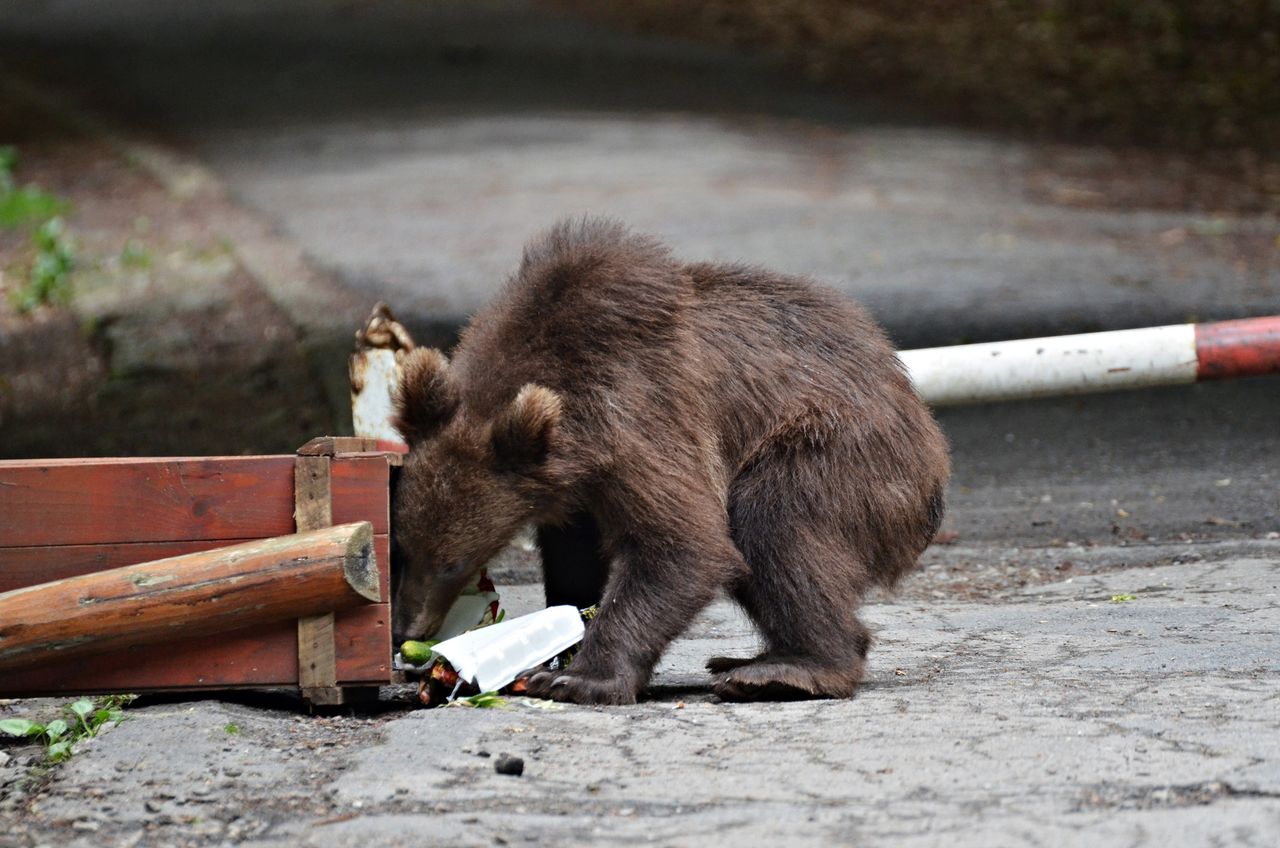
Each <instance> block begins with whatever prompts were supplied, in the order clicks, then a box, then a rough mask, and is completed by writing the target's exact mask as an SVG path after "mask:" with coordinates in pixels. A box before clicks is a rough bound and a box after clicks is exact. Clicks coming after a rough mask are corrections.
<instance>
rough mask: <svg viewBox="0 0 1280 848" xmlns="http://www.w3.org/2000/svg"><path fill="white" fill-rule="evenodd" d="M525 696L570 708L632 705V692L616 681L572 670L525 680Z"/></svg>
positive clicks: (615, 678) (546, 672) (624, 684)
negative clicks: (577, 705) (561, 702)
mask: <svg viewBox="0 0 1280 848" xmlns="http://www.w3.org/2000/svg"><path fill="white" fill-rule="evenodd" d="M528 694H529V695H530V696H532V697H534V698H549V699H551V700H553V701H565V702H567V703H571V704H634V703H635V702H636V692H635V689H634V687H632V686H629V685H627V684H626V683H625V682H624V681H623V680H621V679H620V678H618V677H608V678H601V677H594V676H590V677H589V676H586V675H582V674H574V673H573V669H572V668H569V669H565V670H562V671H541V672H538V673H537V674H535V675H533V676H532V677H530V678H529V683H528Z"/></svg>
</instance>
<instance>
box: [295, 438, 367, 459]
mask: <svg viewBox="0 0 1280 848" xmlns="http://www.w3.org/2000/svg"><path fill="white" fill-rule="evenodd" d="M377 449H378V440H377V439H366V438H363V437H361V436H316V437H315V438H314V439H312V440H311V441H309V442H307V443H306V444H305V445H303V446H302V447H300V448H298V456H337V455H338V454H340V453H365V452H368V451H376V450H377Z"/></svg>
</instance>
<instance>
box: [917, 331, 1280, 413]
mask: <svg viewBox="0 0 1280 848" xmlns="http://www.w3.org/2000/svg"><path fill="white" fill-rule="evenodd" d="M898 356H899V358H900V359H901V360H902V362H903V364H904V365H906V367H907V372H908V373H909V374H910V375H911V380H912V382H914V383H915V385H916V389H917V391H919V392H920V394H921V396H922V397H923V398H924V399H925V400H926V401H928V402H929V403H930V404H932V405H934V406H948V405H952V404H963V403H987V402H992V401H1001V400H1013V399H1017V398H1033V397H1049V396H1053V395H1068V394H1084V393H1087V392H1106V391H1114V390H1118V389H1135V388H1142V387H1146V386H1165V385H1176V384H1180V383H1194V382H1196V381H1198V380H1224V379H1229V378H1232V377H1251V376H1256V375H1259V374H1275V373H1280V316H1270V317H1266V318H1246V319H1243V320H1239V321H1220V322H1217V323H1212V324H1175V325H1171V326H1167V327H1147V328H1144V329H1140V330H1116V331H1113V332H1107V333H1085V334H1082V335H1075V336H1048V337H1045V338H1040V339H1018V340H1016V341H1007V342H990V343H987V344H973V345H958V346H955V347H934V348H925V349H921V350H904V351H901V352H900V353H899V354H898Z"/></svg>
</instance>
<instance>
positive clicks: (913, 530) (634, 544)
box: [394, 220, 949, 704]
mask: <svg viewBox="0 0 1280 848" xmlns="http://www.w3.org/2000/svg"><path fill="white" fill-rule="evenodd" d="M397 405H398V426H399V429H400V431H401V432H402V433H403V434H404V436H405V438H406V439H407V440H408V442H409V445H410V448H411V449H410V452H409V455H408V457H407V458H406V460H405V464H404V468H403V470H402V473H401V478H400V482H399V485H398V488H397V492H396V504H395V527H396V534H397V538H398V540H399V545H400V547H401V548H402V550H403V552H404V557H403V566H402V567H401V569H400V573H399V574H398V578H397V584H398V585H397V595H396V604H397V610H396V615H395V628H394V629H395V630H396V632H397V636H396V638H397V639H400V638H421V637H423V636H424V635H426V634H429V633H431V632H433V631H434V629H435V627H436V626H437V625H438V624H439V622H440V620H441V618H442V617H443V615H444V613H445V612H446V610H447V609H448V607H449V606H450V604H451V602H452V601H453V600H454V598H455V597H456V596H457V594H458V592H459V591H460V590H461V589H462V588H463V587H464V586H465V585H467V584H468V583H469V582H471V581H473V580H474V579H475V576H476V574H477V572H478V570H479V569H480V568H481V567H482V566H483V565H484V564H485V563H486V562H487V561H488V560H489V559H490V558H491V557H492V556H494V555H495V554H496V553H497V552H498V551H499V550H500V549H501V548H502V547H503V546H504V545H505V544H506V543H507V542H508V541H509V540H510V539H511V538H512V536H513V535H514V534H515V533H516V532H517V531H518V530H519V528H520V527H522V526H524V525H526V524H529V523H532V524H533V525H535V526H536V528H537V531H538V540H539V544H540V546H541V553H542V560H543V568H544V575H545V583H546V599H547V603H548V604H560V603H570V604H575V605H577V606H580V607H582V606H587V605H590V604H594V603H597V602H598V603H599V605H600V608H599V612H598V614H597V616H596V618H595V619H594V620H593V621H592V623H591V625H590V626H589V628H588V630H587V634H586V638H585V639H584V641H583V643H582V645H581V648H580V650H579V651H578V653H577V656H576V657H575V658H574V660H573V663H572V664H571V665H570V666H569V667H568V668H566V669H560V670H543V671H541V672H538V673H535V674H534V675H533V676H532V677H531V678H530V679H529V681H528V686H529V691H530V693H531V694H533V695H536V696H543V697H549V698H554V699H556V700H561V701H575V702H578V703H600V704H626V703H633V702H634V701H635V700H636V698H637V696H638V695H639V694H640V693H641V692H642V691H643V690H644V688H645V685H646V683H647V682H648V679H649V676H650V674H651V672H652V669H653V666H654V664H655V663H656V662H657V660H658V658H659V657H660V656H661V654H662V652H663V650H664V649H665V648H666V647H667V645H668V644H669V643H670V642H671V640H672V639H674V638H675V637H676V636H678V635H679V634H680V632H681V631H683V630H684V629H685V627H687V626H688V624H689V623H690V621H691V620H692V619H693V618H694V616H695V615H697V613H698V611H699V610H701V609H702V608H703V607H705V606H706V605H707V604H708V603H709V602H710V601H711V600H712V599H713V598H714V597H715V596H716V593H717V592H719V591H721V590H726V591H727V592H728V593H729V594H730V595H731V596H732V597H733V598H734V599H736V600H737V602H738V603H740V604H741V605H742V607H743V608H744V609H745V610H746V612H747V613H748V614H749V615H750V616H751V618H752V619H753V620H754V622H755V624H756V625H757V626H758V628H759V630H760V633H761V635H762V636H763V639H764V651H763V653H761V654H760V655H759V656H757V657H754V658H742V659H728V658H715V659H712V660H710V661H709V662H708V663H707V666H708V668H709V669H710V670H711V671H712V672H713V673H714V678H713V689H714V691H715V692H716V693H717V694H718V695H719V696H720V697H722V698H725V699H734V700H745V699H758V698H796V697H800V698H805V697H847V696H850V695H852V693H853V691H854V687H855V686H856V685H857V683H858V681H859V680H860V679H861V677H862V674H863V666H864V662H865V658H866V654H867V647H868V643H869V641H870V635H869V633H868V631H867V628H866V627H865V626H864V625H863V624H862V622H860V621H859V620H858V618H857V616H856V613H857V609H858V604H859V602H860V601H861V599H862V597H863V595H864V594H865V593H866V592H867V590H868V589H869V588H871V587H872V586H876V585H878V586H890V585H892V584H893V583H895V582H896V581H897V580H898V578H900V577H901V576H902V575H903V574H905V573H906V572H907V571H908V570H910V569H911V568H912V567H913V566H914V564H915V562H916V560H917V558H918V557H919V555H920V553H921V552H922V551H923V550H924V549H925V547H926V546H927V545H928V544H929V542H930V541H931V539H932V538H933V536H934V534H935V532H936V531H937V529H938V525H939V523H940V521H941V520H942V509H943V489H944V487H945V485H946V482H947V477H948V474H949V463H948V457H947V447H946V442H945V440H944V438H943V436H942V435H941V433H940V432H939V430H938V427H937V425H936V424H935V422H934V420H933V418H932V416H931V415H930V413H929V410H928V409H927V408H926V407H925V405H924V404H923V403H922V402H921V400H920V398H919V397H918V396H917V395H916V393H915V391H914V390H913V389H912V386H911V384H910V382H909V381H908V379H907V377H906V374H905V373H904V371H903V369H902V367H901V365H900V364H899V362H898V359H897V357H896V356H895V355H894V352H893V348H892V347H891V345H890V343H889V342H888V340H887V339H886V337H885V334H884V332H883V331H882V330H881V329H880V328H879V327H878V326H876V324H875V323H873V322H872V320H871V319H870V318H869V317H868V316H867V315H866V313H864V312H863V311H862V309H861V308H859V307H858V306H856V305H855V304H853V303H852V302H850V301H848V300H846V299H845V298H843V297H842V296H840V295H838V294H836V293H835V292H833V291H830V290H828V289H825V288H821V287H819V286H816V285H814V284H812V283H810V282H809V281H807V280H804V279H799V278H796V277H791V276H785V275H782V274H776V273H772V272H770V271H766V270H762V269H760V268H754V267H747V266H741V265H722V264H704V263H694V264H687V263H683V262H681V261H679V260H677V259H675V258H673V256H672V254H671V253H670V251H669V250H668V249H667V248H665V247H664V246H662V245H661V244H660V243H658V242H657V241H655V240H653V239H651V238H646V237H643V236H639V235H634V234H631V233H630V232H628V231H627V230H626V229H625V228H624V227H622V226H621V225H619V224H617V223H613V222H610V221H602V220H583V221H578V222H565V223H560V224H559V225H557V226H555V227H554V228H553V229H552V230H551V231H550V232H549V233H547V234H546V235H545V236H543V237H541V238H539V239H536V240H535V241H533V242H532V243H531V244H530V245H529V246H528V247H527V248H526V249H525V252H524V257H523V261H522V263H521V265H520V268H519V270H518V271H517V272H516V274H515V275H514V277H513V278H511V280H510V281H509V282H508V283H507V285H506V287H505V288H504V290H503V291H502V292H501V293H500V294H499V295H498V296H497V297H496V299H495V300H494V301H493V302H492V303H490V304H489V305H488V306H487V307H485V308H484V309H483V310H482V311H480V312H478V313H477V314H476V315H475V316H474V318H473V319H472V320H471V322H470V325H469V326H468V327H467V328H466V329H465V330H464V331H463V333H462V336H461V340H460V341H459V343H458V345H457V348H456V350H455V351H454V353H453V358H452V361H450V360H449V359H447V358H446V357H445V355H444V354H442V353H440V352H439V351H437V350H430V349H418V350H415V351H413V353H412V354H410V355H409V356H408V357H407V358H406V360H405V362H404V369H403V378H402V386H401V390H400V394H399V397H398V398H397Z"/></svg>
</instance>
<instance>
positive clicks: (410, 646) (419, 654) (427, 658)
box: [400, 639, 437, 665]
mask: <svg viewBox="0 0 1280 848" xmlns="http://www.w3.org/2000/svg"><path fill="white" fill-rule="evenodd" d="M436 644H437V643H436V642H414V641H413V640H412V639H411V640H409V641H408V642H405V643H404V644H403V645H401V646H400V656H401V657H403V658H404V661H405V662H407V663H409V664H410V665H427V664H428V663H430V662H431V649H432V648H434V647H435V646H436Z"/></svg>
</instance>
